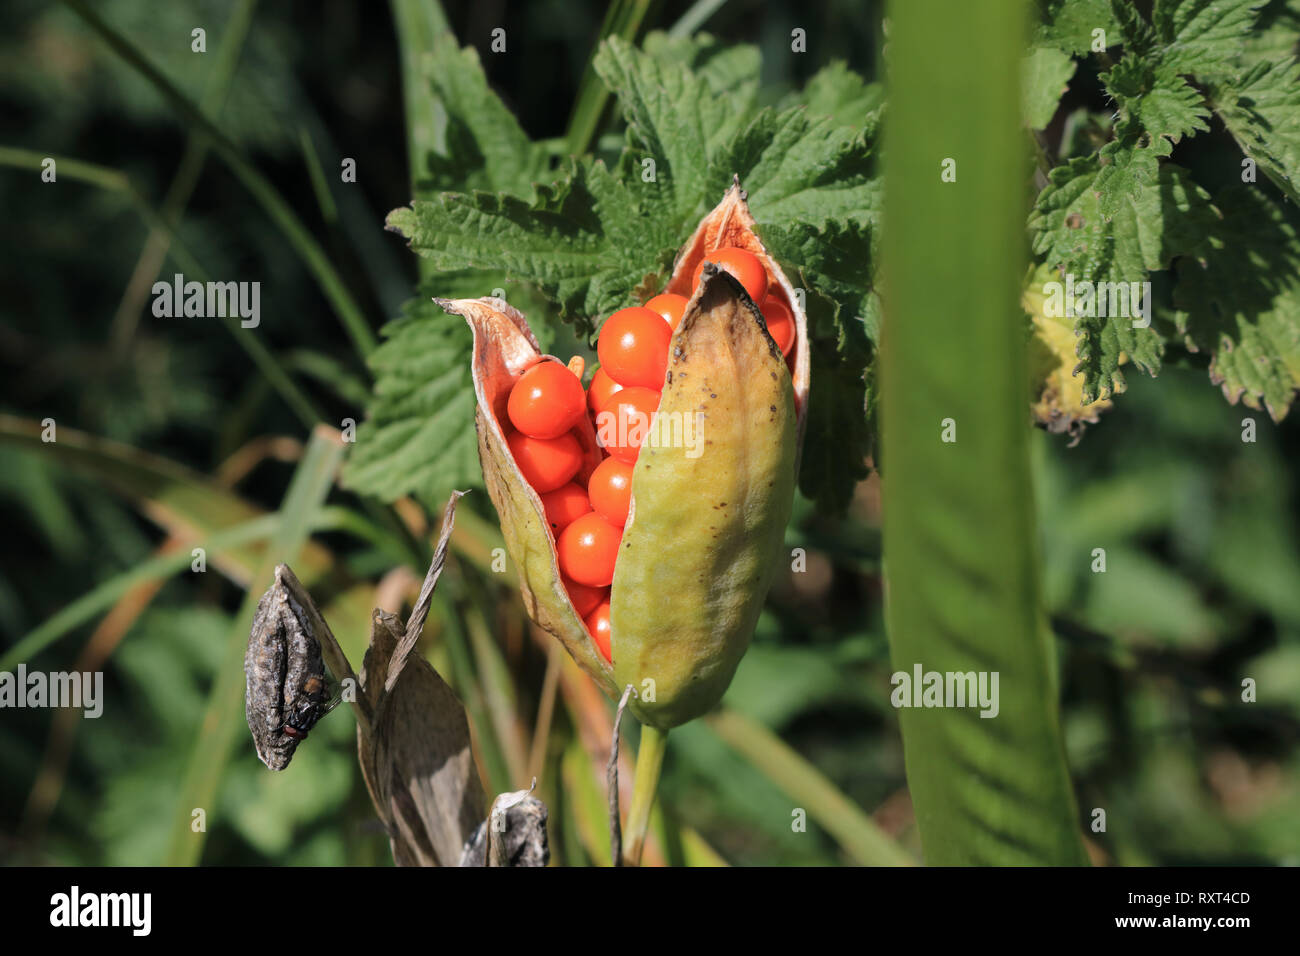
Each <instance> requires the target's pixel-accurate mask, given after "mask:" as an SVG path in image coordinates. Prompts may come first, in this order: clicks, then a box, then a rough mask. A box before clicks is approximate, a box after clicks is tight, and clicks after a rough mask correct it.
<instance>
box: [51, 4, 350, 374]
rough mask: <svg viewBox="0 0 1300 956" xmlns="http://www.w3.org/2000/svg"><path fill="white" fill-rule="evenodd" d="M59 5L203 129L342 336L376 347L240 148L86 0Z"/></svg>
mask: <svg viewBox="0 0 1300 956" xmlns="http://www.w3.org/2000/svg"><path fill="white" fill-rule="evenodd" d="M63 3H64V4H65V5H66V6H68V7H69V8H71V9H72V11H73V12H74V13H76V14H77V16H79V17H81V19H82V20H84V21H85V22H86V25H87V26H89V27H90V28H91V29H92V30H94V31H95V32H96V33H97V34H99V36H100V38H101V39H102V40H103V41H104V42H105V43H107V44H108V46H109V48H110V49H111V50H112V51H113V52H114V53H116V54H117V55H118V56H120V57H121V58H122V60H123V62H125V63H126V64H127V65H128V66H130V67H131V68H132V69H134V70H135V71H136V72H137V73H139V74H140V75H141V76H142V77H143V78H144V79H145V80H147V81H148V82H149V83H150V84H151V85H152V86H153V87H154V88H155V89H156V90H157V91H158V93H159V94H160V95H161V96H162V97H163V99H165V100H166V101H167V102H168V104H169V105H170V106H171V107H172V108H173V109H174V110H176V112H178V113H179V114H180V115H181V117H182V118H183V119H184V120H185V121H186V122H187V123H189V124H190V125H191V126H193V127H195V128H197V129H199V130H201V131H202V132H203V133H204V134H206V135H207V136H208V137H209V138H210V139H211V141H212V148H213V150H214V151H215V152H216V153H217V155H218V156H220V157H221V159H222V161H223V162H225V164H226V165H227V166H229V167H230V171H231V172H232V173H234V174H235V177H236V178H237V179H238V180H239V181H240V182H241V183H243V184H244V187H245V188H246V189H247V190H248V191H249V192H250V193H251V194H252V195H253V198H254V199H256V200H257V202H258V203H259V204H260V205H261V207H262V209H263V210H264V211H265V212H266V214H267V215H268V216H269V217H270V219H271V221H272V222H274V223H275V225H276V227H277V228H279V229H280V231H281V232H283V233H284V236H285V238H286V239H288V240H289V244H290V245H291V246H292V247H293V249H294V251H295V252H297V253H298V256H299V258H301V259H302V261H303V263H304V264H305V265H306V266H307V270H308V271H309V272H310V273H311V274H312V277H313V278H314V279H315V280H316V282H317V284H318V285H319V286H320V289H321V292H322V293H323V294H324V295H325V298H326V299H327V300H329V303H330V305H331V306H333V308H334V312H335V314H336V315H338V317H339V321H340V322H342V324H343V328H344V331H346V332H347V334H348V336H349V337H350V338H351V339H352V343H353V345H354V346H355V347H356V349H357V351H358V352H359V353H360V354H361V355H362V356H366V355H369V354H370V353H371V351H373V350H374V348H375V344H376V342H375V334H374V332H373V331H371V329H370V325H369V324H368V323H367V322H366V318H365V315H364V314H363V313H362V311H361V307H360V306H359V305H357V302H356V300H355V299H354V298H353V297H352V293H351V292H349V291H348V288H347V286H346V285H345V284H344V282H343V280H342V278H340V276H339V274H338V272H337V271H336V270H335V268H334V266H333V264H332V263H331V262H330V261H329V257H328V256H326V255H325V251H324V250H323V249H322V248H321V246H320V243H318V242H317V241H316V240H315V238H313V237H312V234H311V232H310V231H308V229H307V227H306V226H305V225H304V224H303V222H302V220H301V219H299V218H298V216H297V214H296V213H295V212H294V211H293V209H291V208H290V207H289V204H288V203H287V202H285V201H284V198H283V197H282V196H281V195H280V194H279V192H277V191H276V189H275V187H274V186H272V185H271V182H270V180H268V179H267V178H266V177H265V176H263V175H262V174H261V173H259V172H258V171H257V170H256V169H255V168H254V167H253V165H252V164H251V163H249V162H248V160H246V159H245V158H244V156H243V154H242V153H241V152H240V151H239V148H238V147H237V146H235V144H234V143H232V142H231V141H230V139H229V138H228V137H226V135H225V134H224V133H222V132H221V130H219V129H218V128H217V127H216V126H215V125H214V124H213V123H212V122H211V121H210V120H209V119H208V118H207V117H206V116H204V115H203V112H202V111H201V110H200V109H199V108H198V107H197V106H195V105H194V103H192V102H191V101H190V99H189V98H188V97H187V96H186V95H185V94H184V93H182V92H181V91H180V90H178V89H177V88H176V87H175V86H174V85H173V84H172V82H171V81H170V80H168V79H167V78H166V77H165V76H163V75H162V73H160V72H159V71H158V69H157V68H156V67H154V66H153V65H152V64H151V63H149V61H148V60H146V59H145V57H144V55H143V54H142V53H141V52H140V51H139V50H138V49H136V47H135V46H134V45H133V44H132V43H131V41H130V40H128V39H127V38H126V37H124V36H122V34H120V33H118V32H117V31H116V30H114V29H113V28H112V27H111V26H109V25H108V23H107V22H105V21H104V19H103V18H102V17H100V16H99V14H98V13H96V12H95V11H94V10H92V9H91V7H90V5H89V4H88V3H86V2H85V0H63Z"/></svg>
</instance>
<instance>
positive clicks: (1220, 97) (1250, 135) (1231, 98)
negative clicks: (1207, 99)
mask: <svg viewBox="0 0 1300 956" xmlns="http://www.w3.org/2000/svg"><path fill="white" fill-rule="evenodd" d="M1211 95H1212V98H1213V101H1214V104H1215V112H1217V113H1218V115H1219V118H1220V119H1222V120H1223V125H1224V126H1226V127H1227V128H1228V132H1230V133H1232V135H1233V138H1234V139H1236V141H1237V143H1238V145H1240V146H1241V148H1242V150H1243V151H1244V152H1245V153H1246V155H1247V156H1249V157H1251V158H1252V159H1254V160H1255V162H1256V163H1257V164H1258V166H1259V168H1260V169H1261V170H1263V172H1264V174H1265V175H1266V176H1268V178H1269V179H1271V180H1272V181H1273V182H1274V183H1275V184H1276V185H1277V187H1278V188H1279V189H1281V190H1282V192H1284V193H1285V194H1286V195H1287V197H1288V198H1290V200H1291V201H1292V202H1293V203H1297V204H1300V63H1297V61H1296V60H1295V59H1286V60H1281V61H1276V62H1271V61H1261V62H1259V63H1257V64H1256V65H1255V66H1254V67H1252V68H1251V69H1249V70H1248V71H1246V72H1245V73H1244V74H1243V75H1240V76H1237V77H1234V78H1232V79H1231V80H1228V81H1225V82H1224V83H1221V84H1219V85H1217V86H1215V87H1214V88H1213V90H1212V93H1211Z"/></svg>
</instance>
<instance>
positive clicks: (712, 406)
mask: <svg viewBox="0 0 1300 956" xmlns="http://www.w3.org/2000/svg"><path fill="white" fill-rule="evenodd" d="M753 226H754V220H753V218H752V217H751V216H750V214H749V209H748V207H747V206H746V204H745V197H744V193H743V192H741V190H740V185H739V183H736V184H735V185H733V186H732V188H731V189H730V190H728V192H727V194H726V196H725V197H724V198H723V200H722V202H721V203H720V204H719V205H718V207H717V208H716V209H714V210H713V211H712V212H711V213H709V215H708V216H706V217H705V218H704V220H703V222H701V223H700V226H699V228H698V229H697V230H696V232H695V234H694V235H693V236H692V237H691V239H690V241H689V242H688V243H687V244H686V246H685V247H684V248H683V249H682V251H681V252H680V253H679V255H678V257H677V261H676V263H675V266H674V269H673V274H672V277H671V278H670V279H669V281H668V285H667V288H666V290H665V291H667V292H674V293H677V294H680V295H683V296H686V297H687V298H688V299H689V302H688V304H687V306H686V310H685V314H684V315H683V318H682V321H681V323H680V324H679V325H678V327H677V330H676V332H675V333H674V334H673V338H672V342H671V345H670V348H669V353H670V354H669V362H668V369H667V372H666V374H665V378H664V387H663V392H662V397H661V399H660V404H659V410H658V412H657V414H656V417H655V424H654V425H652V427H651V432H652V436H653V437H652V438H651V439H650V440H649V441H647V443H646V444H644V445H643V446H642V448H641V452H640V455H639V456H638V458H637V461H636V464H635V466H634V469H633V476H632V503H631V508H630V510H629V512H628V517H627V522H626V524H625V525H624V530H623V538H622V541H621V543H620V545H619V555H618V561H617V563H616V565H615V568H614V582H613V587H612V591H611V595H610V634H611V649H612V656H613V664H612V665H611V664H610V663H609V662H607V661H606V660H605V659H604V657H603V656H601V654H600V652H599V651H598V650H597V648H596V646H595V643H594V642H593V641H592V638H591V636H590V634H588V632H587V629H586V627H585V625H584V624H583V622H582V619H581V618H579V617H578V614H577V612H576V611H575V610H574V608H573V605H572V603H571V602H570V600H569V597H568V594H567V592H566V591H565V587H564V584H563V582H562V580H561V577H560V569H559V563H558V560H557V557H556V550H555V536H554V535H553V534H552V532H551V529H550V526H549V524H548V522H547V520H546V516H545V512H544V510H543V508H542V502H541V499H540V497H539V496H538V495H537V493H536V492H535V491H534V490H533V489H532V488H531V487H529V485H528V483H527V482H526V481H525V480H524V477H523V475H522V474H521V472H520V470H519V468H518V466H517V465H516V463H515V461H514V459H513V458H512V456H511V454H510V449H509V447H508V445H507V444H506V439H505V431H504V430H503V427H502V425H503V423H506V422H507V418H506V413H505V405H506V400H507V398H508V396H509V394H510V389H511V388H512V387H513V385H514V383H515V381H517V380H518V378H519V377H520V376H521V375H522V374H523V373H524V372H525V371H526V370H527V369H529V368H531V367H532V366H533V365H535V364H537V363H538V362H540V361H542V360H543V359H544V358H546V356H543V355H541V353H540V350H539V347H538V344H537V340H536V338H535V337H534V336H533V334H532V332H531V330H530V329H529V328H528V324H527V322H526V320H525V319H524V317H523V316H522V315H521V314H520V313H519V312H518V311H517V310H515V309H513V308H511V307H510V306H508V305H507V304H506V303H504V302H503V301H501V300H499V299H491V298H485V299H459V300H438V301H439V304H440V305H441V306H442V307H443V308H444V309H446V310H447V311H448V312H452V313H455V314H457V315H461V316H463V317H464V318H465V319H466V320H467V321H468V322H469V324H470V327H471V328H472V329H473V332H474V355H473V379H474V388H475V392H476V395H477V398H478V409H477V415H476V422H477V426H478V444H479V457H480V460H481V462H482V465H483V475H484V480H485V483H486V485H487V490H488V494H489V495H490V496H491V498H492V502H493V504H494V505H495V506H496V509H497V514H498V516H499V517H500V519H501V530H502V533H503V535H504V536H505V539H506V546H507V548H508V550H509V552H510V556H511V558H512V559H513V560H514V562H515V565H516V566H517V568H518V570H519V579H520V590H521V592H522V594H523V598H524V604H525V607H526V608H527V611H528V614H529V616H530V617H532V619H533V620H534V621H536V622H537V624H538V625H540V626H541V627H542V628H543V629H544V630H546V631H548V632H550V633H551V634H553V635H554V636H555V637H557V638H558V639H559V640H560V641H561V642H562V643H563V644H564V646H565V648H566V649H567V650H568V652H569V653H570V654H571V655H572V656H573V658H574V660H575V661H577V663H578V664H579V665H580V666H581V667H582V668H583V669H584V670H585V671H586V672H587V673H588V674H590V675H591V676H592V677H593V678H594V679H595V680H596V682H597V683H598V684H600V686H601V687H602V689H604V691H605V692H606V693H607V694H609V695H610V696H611V697H618V696H619V692H620V689H621V688H623V687H624V686H626V685H628V684H632V685H633V686H634V687H635V688H636V690H637V692H638V694H637V696H636V697H635V698H633V700H632V701H631V702H630V705H629V706H630V707H631V709H632V711H633V713H635V714H636V716H637V718H638V719H639V720H641V721H642V722H643V723H647V724H650V725H653V726H656V727H659V728H661V729H669V728H672V727H676V726H678V725H679V724H682V723H685V722H686V721H688V720H691V719H692V718H694V717H698V716H699V715H700V714H703V713H704V712H705V711H707V710H709V709H710V708H711V707H713V706H714V704H716V703H717V702H718V700H719V699H720V698H721V697H722V694H723V693H724V692H725V691H726V689H727V686H728V685H729V684H730V683H731V678H732V676H733V675H734V674H735V671H736V667H737V665H738V664H739V663H740V658H741V656H742V655H743V654H744V653H745V650H746V648H747V647H748V646H749V640H750V637H751V636H752V634H753V631H754V625H755V624H756V622H757V620H758V615H759V612H760V610H761V609H762V605H763V601H764V598H765V597H766V595H767V590H768V587H769V585H770V584H771V579H772V572H773V570H774V567H775V565H774V562H775V560H776V558H777V552H778V551H779V549H780V546H781V541H782V539H783V536H784V531H785V526H786V523H787V522H788V520H789V517H790V509H791V506H792V503H793V498H794V486H795V474H796V467H797V461H798V448H799V443H800V440H801V437H802V434H803V424H804V417H805V411H806V407H807V395H808V379H809V362H808V336H807V328H806V319H805V317H804V312H803V310H802V309H801V308H800V302H799V300H798V298H797V297H796V296H795V294H794V289H793V288H792V287H791V285H790V283H789V281H788V280H787V279H786V277H785V275H784V273H782V271H781V268H780V266H779V265H777V263H776V262H775V261H774V260H773V259H772V258H771V257H770V256H769V255H768V254H767V251H766V249H764V248H763V245H762V243H761V242H760V241H759V239H758V237H757V236H756V235H755V234H754V231H753ZM725 246H739V247H741V248H743V249H747V250H748V251H750V252H752V253H753V254H754V255H756V256H757V257H758V259H759V261H760V262H762V263H763V264H764V265H765V266H766V268H767V270H768V273H769V281H770V287H771V289H773V290H778V289H779V290H780V291H781V292H782V293H783V297H784V298H785V300H786V301H787V303H788V304H789V306H790V309H791V312H792V314H793V315H794V319H795V344H794V349H793V352H792V353H791V356H792V360H793V361H792V365H787V363H786V360H785V358H783V357H782V355H781V350H780V349H779V348H778V347H777V345H776V343H775V342H774V341H773V340H772V337H771V335H769V334H768V331H767V326H766V323H765V322H764V320H763V316H762V313H761V312H760V311H759V308H758V306H757V305H755V303H754V302H753V301H752V300H750V298H749V296H748V295H747V294H746V293H745V291H744V289H743V287H742V286H741V285H740V283H738V282H737V281H736V280H735V279H733V278H732V277H731V276H730V275H729V274H727V273H725V272H723V271H721V270H719V269H717V268H715V267H714V266H712V265H706V266H705V268H704V272H703V279H702V281H701V283H700V287H699V288H698V289H692V288H691V277H692V274H693V272H694V270H695V267H696V266H697V265H698V264H699V263H700V261H701V260H702V259H705V258H707V255H708V253H710V252H712V251H713V250H715V249H719V248H722V247H725ZM769 294H771V293H769ZM791 367H793V370H794V372H793V375H791V371H790V369H791ZM575 434H576V435H577V437H578V440H579V443H580V444H581V446H582V448H583V451H584V454H585V455H586V458H585V460H584V465H583V468H582V470H581V471H580V472H579V475H578V478H577V480H578V481H579V482H580V483H583V484H585V482H586V479H587V477H589V475H590V473H591V471H592V470H593V469H594V468H595V466H596V464H598V463H599V460H600V453H599V450H598V446H597V444H596V441H595V435H594V432H593V430H592V427H591V423H590V421H589V420H586V419H584V421H583V422H582V423H581V424H580V425H579V427H578V429H577V430H576V431H575Z"/></svg>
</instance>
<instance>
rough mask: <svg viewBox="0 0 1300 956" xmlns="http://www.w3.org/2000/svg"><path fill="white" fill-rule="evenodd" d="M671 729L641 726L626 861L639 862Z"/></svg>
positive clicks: (629, 810) (628, 824)
mask: <svg viewBox="0 0 1300 956" xmlns="http://www.w3.org/2000/svg"><path fill="white" fill-rule="evenodd" d="M667 744H668V731H666V730H659V729H658V728H656V727H651V726H650V725H648V724H643V725H642V727H641V746H640V747H639V748H638V750H637V752H636V779H635V780H634V781H633V784H632V805H631V806H630V807H629V808H628V811H627V833H626V836H627V839H626V840H625V841H624V849H623V865H624V866H640V865H641V850H642V848H643V847H644V846H645V834H646V830H647V829H649V826H650V810H651V808H652V807H653V806H654V802H655V792H656V791H657V790H658V789H659V772H660V771H661V770H663V766H664V750H665V749H666V747H667Z"/></svg>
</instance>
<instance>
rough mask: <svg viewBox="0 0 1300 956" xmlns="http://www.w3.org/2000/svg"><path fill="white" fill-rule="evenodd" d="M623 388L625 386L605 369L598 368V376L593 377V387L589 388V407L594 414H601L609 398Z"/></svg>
mask: <svg viewBox="0 0 1300 956" xmlns="http://www.w3.org/2000/svg"><path fill="white" fill-rule="evenodd" d="M622 388H623V386H622V385H620V384H618V382H616V381H614V380H613V379H612V378H610V377H609V375H608V374H606V372H605V370H604V369H603V368H597V369H596V374H595V375H593V376H592V377H591V385H589V386H588V387H587V405H588V407H589V408H590V409H591V411H592V413H593V414H597V415H598V414H600V412H601V410H602V409H603V408H604V407H605V403H606V402H608V401H609V397H610V396H611V395H613V394H614V393H615V392H617V391H620V390H622Z"/></svg>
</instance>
